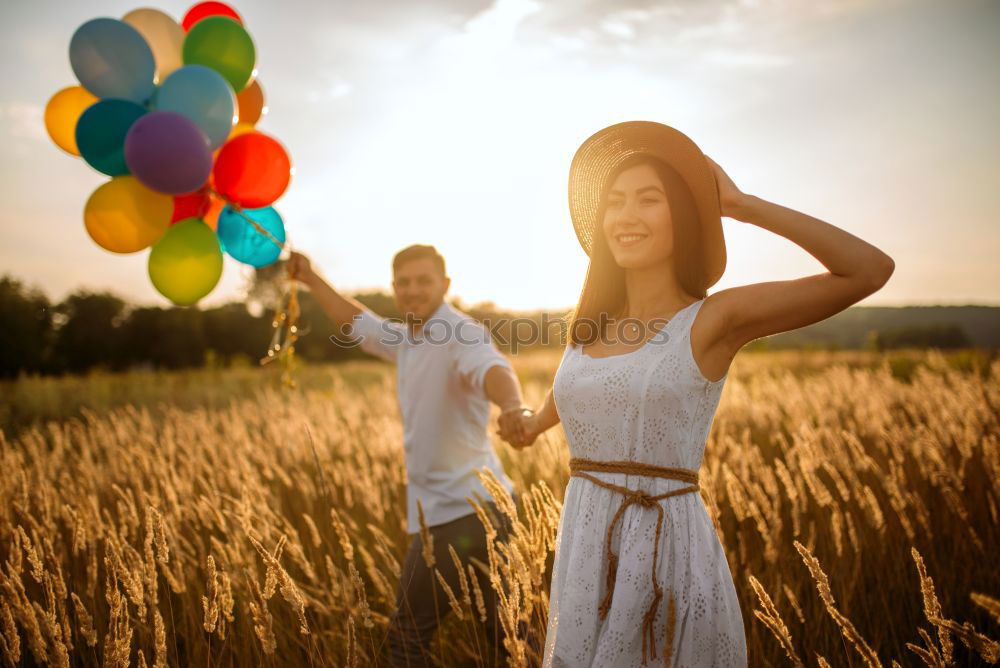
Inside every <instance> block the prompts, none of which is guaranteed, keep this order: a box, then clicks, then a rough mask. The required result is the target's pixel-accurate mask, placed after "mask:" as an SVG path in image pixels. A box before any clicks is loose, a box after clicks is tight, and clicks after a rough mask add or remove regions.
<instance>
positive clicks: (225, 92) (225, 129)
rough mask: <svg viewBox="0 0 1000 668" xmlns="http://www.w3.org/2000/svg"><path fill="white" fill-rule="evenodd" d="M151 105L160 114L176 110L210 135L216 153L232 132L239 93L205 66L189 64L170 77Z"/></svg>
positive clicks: (209, 138)
mask: <svg viewBox="0 0 1000 668" xmlns="http://www.w3.org/2000/svg"><path fill="white" fill-rule="evenodd" d="M152 106H153V108H154V109H156V110H158V111H174V112H177V113H178V114H183V115H184V116H187V117H188V118H190V119H191V120H192V121H194V122H195V124H196V125H197V126H198V127H200V128H201V129H202V130H203V131H204V132H205V135H206V136H208V141H209V144H211V146H212V149H213V150H215V149H217V148H219V147H220V146H222V145H223V144H224V143H225V142H226V139H228V138H229V133H230V132H231V131H232V129H233V115H234V112H235V110H236V94H235V93H233V89H232V87H231V86H230V85H229V82H228V81H226V79H225V77H223V76H222V75H221V74H219V73H218V72H216V71H215V70H213V69H211V68H209V67H205V66H204V65H187V66H185V67H181V68H179V69H177V70H174V72H173V73H172V74H171V75H170V76H168V77H167V78H166V79H165V80H164V81H163V83H162V84H160V87H159V89H157V91H156V94H155V95H154V96H153V100H152Z"/></svg>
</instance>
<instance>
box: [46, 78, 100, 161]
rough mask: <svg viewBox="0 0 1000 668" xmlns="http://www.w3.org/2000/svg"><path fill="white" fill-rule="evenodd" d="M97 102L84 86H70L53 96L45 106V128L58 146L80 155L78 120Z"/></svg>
mask: <svg viewBox="0 0 1000 668" xmlns="http://www.w3.org/2000/svg"><path fill="white" fill-rule="evenodd" d="M95 102H97V98H96V97H94V96H93V94H91V93H90V91H88V90H87V89H85V88H84V87H83V86H70V87H69V88H63V89H62V90H61V91H59V92H58V93H56V94H55V95H53V96H52V99H50V100H49V103H48V104H47V105H46V106H45V129H46V130H48V131H49V137H51V138H52V141H54V142H55V144H56V146H58V147H59V148H61V149H62V150H64V151H66V152H67V153H70V154H72V155H80V149H78V148H77V147H76V122H77V121H78V120H80V116H81V115H82V114H83V112H84V111H86V110H87V107H89V106H90V105H92V104H94V103H95Z"/></svg>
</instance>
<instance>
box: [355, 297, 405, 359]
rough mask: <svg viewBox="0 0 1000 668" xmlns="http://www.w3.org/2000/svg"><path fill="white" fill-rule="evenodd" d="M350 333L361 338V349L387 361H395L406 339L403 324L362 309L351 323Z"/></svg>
mask: <svg viewBox="0 0 1000 668" xmlns="http://www.w3.org/2000/svg"><path fill="white" fill-rule="evenodd" d="M349 329H350V335H351V336H353V337H355V338H359V339H360V340H361V349H362V350H364V351H365V352H366V353H369V354H371V355H375V356H376V357H380V358H382V359H384V360H386V361H387V362H395V361H396V360H397V358H398V356H399V348H400V346H401V345H402V344H403V342H404V341H405V340H406V333H405V331H404V329H403V325H401V324H399V323H395V322H391V321H390V320H387V319H385V318H381V317H379V316H377V315H375V313H374V312H373V311H371V310H370V309H367V308H366V309H362V310H361V312H360V313H358V314H357V315H355V316H354V318H353V319H352V320H351V322H350V323H349Z"/></svg>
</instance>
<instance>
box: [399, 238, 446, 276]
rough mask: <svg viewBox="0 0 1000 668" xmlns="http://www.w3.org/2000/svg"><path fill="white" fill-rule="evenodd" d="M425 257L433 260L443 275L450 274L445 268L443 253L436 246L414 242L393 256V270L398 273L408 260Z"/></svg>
mask: <svg viewBox="0 0 1000 668" xmlns="http://www.w3.org/2000/svg"><path fill="white" fill-rule="evenodd" d="M424 258H430V259H431V260H433V261H434V266H435V267H437V269H438V271H440V272H441V275H442V276H447V275H448V274H447V273H446V272H445V269H444V257H442V255H441V253H438V252H437V249H436V248H434V246H427V245H424V244H413V245H412V246H407V247H406V248H404V249H403V250H401V251H399V252H398V253H396V255H395V257H393V258H392V271H393V273H396V272H397V271H399V268H400V267H402V266H403V265H404V264H406V263H407V262H412V261H414V260H423V259H424Z"/></svg>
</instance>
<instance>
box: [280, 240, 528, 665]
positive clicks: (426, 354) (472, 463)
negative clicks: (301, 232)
mask: <svg viewBox="0 0 1000 668" xmlns="http://www.w3.org/2000/svg"><path fill="white" fill-rule="evenodd" d="M289 264H290V267H289V269H290V272H291V275H292V277H293V278H295V279H297V280H299V281H301V282H303V283H305V284H306V285H307V286H309V288H310V290H311V291H312V294H313V296H314V297H315V298H316V299H317V300H318V301H319V303H320V304H321V305H322V307H323V310H324V311H326V313H327V314H328V315H329V317H330V318H331V319H332V320H333V321H334V322H335V323H336V324H337V325H338V326H339V327H340V329H341V331H343V332H344V333H348V334H350V335H351V336H354V337H358V338H360V339H361V348H362V349H363V350H365V351H367V352H369V353H371V354H373V355H376V356H378V357H381V358H382V359H384V360H387V361H390V362H394V363H395V364H396V366H397V374H396V384H397V388H396V390H397V396H398V400H399V406H400V412H401V413H402V417H403V449H404V451H405V458H406V472H407V490H406V492H407V493H406V497H407V511H406V515H407V524H408V529H407V532H408V533H409V534H410V535H411V539H410V545H409V549H408V551H407V553H406V557H405V558H404V561H403V566H402V577H401V582H400V585H399V591H398V596H397V605H396V608H397V611H396V613H395V614H394V615H393V617H392V619H391V621H390V627H389V655H390V661H391V664H392V665H393V666H424V665H430V663H429V657H428V656H427V652H428V650H429V647H430V644H431V640H432V638H433V635H434V632H435V630H436V629H437V627H438V624H439V622H440V617H443V616H444V615H445V614H447V612H448V610H449V605H448V601H447V599H446V598H444V593H443V592H442V591H441V587H440V586H439V585H438V583H437V581H436V577H435V575H434V572H433V570H432V569H430V568H428V566H427V564H426V562H425V561H424V557H423V543H422V540H421V536H420V520H419V511H418V508H417V503H418V502H419V503H420V506H421V508H422V510H423V513H424V518H425V521H426V524H427V525H428V527H429V532H430V535H431V536H432V537H433V538H432V542H433V551H434V556H435V562H436V567H437V568H438V570H439V571H440V572H441V575H442V576H444V578H445V579H446V580H447V581H448V584H449V586H451V587H452V589H453V591H458V588H459V580H458V574H457V572H456V570H455V568H454V565H453V562H452V559H451V556H450V554H449V552H448V545H449V544H451V545H452V546H453V547H454V548H455V551H456V552H457V553H458V556H459V557H460V558H461V559H462V562H463V563H466V564H467V563H470V557H475V558H476V559H478V560H479V561H481V562H482V563H484V564H485V563H489V558H488V556H487V548H486V532H485V528H484V527H483V525H482V523H481V522H480V521H479V518H478V516H477V515H476V514H475V510H474V509H473V507H472V506H471V505H470V504H469V502H468V501H467V500H466V497H472V498H475V495H476V494H478V495H479V496H480V497H481V498H483V499H484V500H487V501H488V500H489V499H490V498H491V497H490V495H489V492H487V490H486V488H485V487H484V486H483V484H482V482H480V480H479V478H478V476H477V471H479V470H480V469H481V467H483V466H486V467H488V468H489V469H490V470H492V471H493V473H494V474H495V475H496V477H497V478H498V479H499V480H500V481H501V483H502V484H503V485H504V486H505V487H506V488H507V489H508V491H510V492H512V493H513V485H512V483H511V481H510V479H509V478H508V477H507V476H506V474H505V473H504V471H503V467H502V466H501V464H500V460H499V459H498V458H497V455H496V452H495V451H494V449H493V446H492V443H491V442H490V439H489V437H488V435H487V433H486V425H487V422H488V420H489V414H490V402H493V403H494V404H497V405H498V406H499V407H500V410H501V416H500V427H501V430H502V431H503V432H504V433H514V434H519V433H520V429H521V421H520V416H521V411H522V410H523V406H522V399H521V387H520V384H519V383H518V380H517V376H516V375H515V374H514V372H513V369H512V368H511V365H510V362H508V361H507V359H506V358H505V357H504V356H503V355H501V354H500V352H499V351H498V350H497V349H496V348H495V347H494V346H493V344H492V342H491V341H490V339H489V333H488V331H487V330H486V328H485V327H483V326H482V325H481V324H479V323H477V322H475V321H474V320H472V319H471V318H469V316H467V315H466V314H464V313H462V312H461V311H458V310H457V309H455V308H453V307H452V306H450V305H449V304H447V303H446V302H445V301H444V297H445V294H446V293H447V292H448V288H449V287H450V285H451V279H450V278H448V275H447V273H446V271H445V263H444V258H443V257H441V255H440V254H439V253H438V252H437V250H436V249H435V248H434V247H433V246H423V245H414V246H409V247H408V248H404V249H403V250H401V251H400V252H399V253H397V254H396V256H395V257H394V258H393V261H392V271H393V280H392V288H393V293H394V295H395V299H396V304H397V306H398V307H399V310H400V312H401V313H403V314H404V316H405V318H404V323H402V324H401V323H396V322H391V321H388V320H386V319H383V318H381V317H379V316H378V315H376V314H375V313H373V312H372V311H371V310H370V309H368V308H367V307H365V306H364V305H362V304H361V303H360V302H358V301H356V300H354V299H352V298H350V297H347V296H344V295H341V294H339V293H338V292H337V291H335V290H334V289H333V288H332V287H330V285H329V284H328V283H327V282H326V281H324V280H323V279H322V278H321V277H320V276H319V275H317V274H316V273H315V272H314V271H313V269H312V267H311V264H310V262H309V260H308V259H307V258H306V257H305V256H304V255H302V254H300V253H292V256H291V258H290V259H289ZM487 506H488V510H491V511H492V512H493V515H494V516H496V517H497V518H500V519H501V520H503V518H504V515H503V514H502V513H501V512H500V511H499V510H498V509H497V508H496V505H495V504H493V503H492V502H489V501H488V503H487ZM501 524H502V525H501V526H498V527H497V530H498V533H499V537H500V539H501V540H503V539H504V538H505V537H506V534H507V532H508V531H509V526H508V525H506V523H504V522H501ZM479 581H480V586H481V589H482V591H483V593H484V595H485V596H486V598H487V599H488V600H487V606H486V607H487V624H486V627H487V628H486V631H487V634H488V636H489V638H488V640H490V642H491V648H490V650H489V655H488V656H487V657H486V658H488V659H492V658H493V657H494V656H495V655H496V654H497V652H498V651H500V650H499V649H498V648H499V647H501V646H502V638H501V633H500V627H499V622H498V621H497V611H496V597H495V595H494V596H490V595H489V594H491V592H492V590H491V588H490V584H489V579H488V578H487V577H486V575H485V574H480V577H479Z"/></svg>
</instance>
